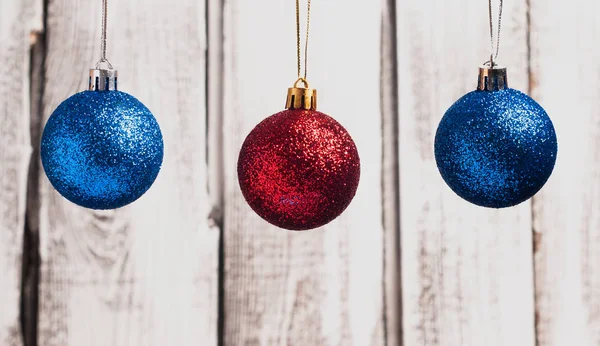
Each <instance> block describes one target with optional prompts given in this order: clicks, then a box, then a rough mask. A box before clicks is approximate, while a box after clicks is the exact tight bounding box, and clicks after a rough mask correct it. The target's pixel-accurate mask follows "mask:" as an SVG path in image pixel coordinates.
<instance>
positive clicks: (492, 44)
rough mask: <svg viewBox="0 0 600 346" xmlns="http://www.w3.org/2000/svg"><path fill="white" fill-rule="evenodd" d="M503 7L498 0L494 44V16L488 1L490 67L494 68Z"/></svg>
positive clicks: (502, 0)
mask: <svg viewBox="0 0 600 346" xmlns="http://www.w3.org/2000/svg"><path fill="white" fill-rule="evenodd" d="M503 7H504V0H500V8H499V9H498V33H497V35H496V40H495V41H496V42H494V18H493V17H494V16H493V12H492V0H488V9H489V20H490V49H491V50H490V60H489V61H487V62H486V64H487V63H488V62H489V63H490V66H491V67H492V68H494V66H496V63H495V61H494V60H496V59H497V58H498V53H499V52H500V32H501V29H502V9H503Z"/></svg>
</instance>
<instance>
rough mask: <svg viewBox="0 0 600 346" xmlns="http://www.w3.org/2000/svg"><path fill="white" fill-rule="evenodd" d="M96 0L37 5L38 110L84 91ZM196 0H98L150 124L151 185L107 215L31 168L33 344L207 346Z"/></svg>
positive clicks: (211, 340) (211, 279) (209, 247)
mask: <svg viewBox="0 0 600 346" xmlns="http://www.w3.org/2000/svg"><path fill="white" fill-rule="evenodd" d="M100 7H101V2H100V1H93V2H91V1H64V0H53V1H50V3H49V5H48V13H47V39H48V49H47V58H46V86H45V93H44V98H43V100H44V116H45V117H46V118H47V117H48V116H49V115H50V113H51V112H52V111H53V110H54V109H55V108H56V106H57V105H58V104H59V103H60V102H62V101H63V100H64V99H66V98H67V97H69V96H70V95H72V94H74V93H76V92H78V91H81V90H84V88H85V87H86V84H87V83H86V82H87V71H88V69H89V68H90V67H91V66H93V64H94V63H95V62H96V61H97V60H98V58H99V56H100V49H99V41H100ZM205 23H206V22H205V8H204V1H184V2H177V3H176V4H171V3H169V2H164V1H159V0H151V1H148V0H131V1H121V2H109V14H108V55H107V56H108V58H109V60H111V62H112V63H113V65H114V66H115V68H117V69H118V70H119V87H120V90H122V91H125V92H129V93H131V94H133V95H135V96H136V97H137V98H138V99H139V100H140V101H142V102H143V103H144V104H146V105H147V106H148V108H149V109H150V110H151V111H152V112H153V113H154V115H155V116H156V118H157V120H158V123H159V124H160V126H161V129H162V132H163V137H164V143H165V158H164V162H163V168H162V170H161V172H160V174H159V176H158V179H157V180H156V182H155V184H154V185H153V187H152V188H151V189H150V190H149V191H148V192H147V193H146V194H145V195H144V196H143V197H142V198H141V199H139V200H138V201H136V202H135V203H133V204H132V205H129V206H127V207H124V208H121V209H118V210H114V211H91V210H86V209H83V208H80V207H77V206H75V205H73V204H71V203H69V202H68V201H66V200H65V199H63V198H62V197H61V196H60V195H59V194H58V193H57V192H56V191H55V190H54V189H53V188H52V187H51V186H50V184H49V182H48V180H47V178H46V177H45V176H44V175H43V173H41V175H42V177H41V181H40V185H41V187H40V249H41V259H42V268H41V284H40V314H39V338H38V342H39V344H40V345H44V346H69V345H73V346H80V345H87V346H105V345H111V346H113V345H114V346H124V345H131V346H140V345H144V346H152V345H157V346H158V345H181V346H185V345H190V346H191V345H208V346H210V345H216V340H217V335H216V332H217V326H216V322H217V265H218V263H217V262H218V229H217V228H214V227H213V228H211V227H210V226H209V224H208V214H209V211H210V205H209V203H208V200H209V199H208V195H207V188H206V176H207V172H206V170H207V169H206V154H205V153H206V133H205V132H206V92H205V68H206V66H205V62H206V60H205V52H206V32H205Z"/></svg>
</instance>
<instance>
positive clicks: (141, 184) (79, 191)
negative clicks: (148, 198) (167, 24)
mask: <svg viewBox="0 0 600 346" xmlns="http://www.w3.org/2000/svg"><path fill="white" fill-rule="evenodd" d="M104 11H105V12H104V16H103V19H104V20H103V22H105V20H106V19H105V15H106V0H105V1H104ZM103 27H104V30H103V34H102V52H103V53H102V58H101V59H100V61H99V62H98V64H96V68H94V69H91V70H90V77H89V86H88V89H89V90H87V91H82V92H80V93H77V94H75V95H73V96H71V97H69V98H68V99H66V100H65V101H63V102H62V103H61V104H60V105H59V106H58V107H57V108H56V110H55V111H54V112H53V113H52V115H50V118H49V119H48V122H47V123H46V126H45V128H44V132H43V134H42V141H41V159H42V164H43V167H44V171H45V172H46V175H47V176H48V179H49V180H50V183H52V185H53V186H54V188H55V189H56V190H57V191H58V192H59V193H60V194H61V195H62V196H64V197H65V198H66V199H68V200H69V201H71V202H73V203H75V204H78V205H80V206H82V207H86V208H91V209H115V208H119V207H122V206H124V205H127V204H129V203H131V202H133V201H135V200H136V199H138V198H139V197H140V196H142V195H143V194H144V193H145V192H146V191H147V190H148V189H149V188H150V186H151V185H152V184H153V182H154V180H155V179H156V177H157V176H158V172H159V170H160V167H161V164H162V160H163V139H162V134H161V131H160V128H159V126H158V123H157V122H156V119H155V118H154V116H153V115H152V113H151V112H150V111H149V110H148V108H146V106H144V105H143V104H142V103H141V102H140V101H138V100H137V99H136V98H135V97H133V96H131V95H129V94H127V93H124V92H121V91H118V90H117V81H118V79H117V71H116V70H114V69H113V68H112V65H111V64H110V62H108V60H106V46H105V44H106V43H105V41H106V40H105V37H106V32H105V30H106V29H105V28H106V26H105V25H103ZM102 66H104V67H102Z"/></svg>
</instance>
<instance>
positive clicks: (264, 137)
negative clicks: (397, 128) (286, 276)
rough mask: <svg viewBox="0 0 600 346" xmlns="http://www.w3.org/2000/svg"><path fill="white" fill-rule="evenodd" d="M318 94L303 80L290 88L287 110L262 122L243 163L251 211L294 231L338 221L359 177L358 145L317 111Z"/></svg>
mask: <svg viewBox="0 0 600 346" xmlns="http://www.w3.org/2000/svg"><path fill="white" fill-rule="evenodd" d="M299 82H303V83H305V85H304V87H299V86H298V83H299ZM316 96H317V93H316V90H314V89H310V88H309V87H308V83H306V81H305V80H304V79H303V78H301V79H299V80H298V81H297V82H296V84H295V85H294V87H293V88H290V89H289V90H288V98H287V104H286V108H287V110H284V111H282V112H279V113H277V114H274V115H272V116H270V117H268V118H266V119H265V120H263V121H262V122H261V123H259V124H258V125H257V126H256V127H255V128H254V129H253V130H252V131H251V132H250V134H249V135H248V137H246V140H245V141H244V144H243V145H242V148H241V150H240V155H239V159H238V179H239V184H240V188H241V190H242V193H243V195H244V198H245V199H246V201H247V202H248V204H249V205H250V207H251V208H252V209H253V210H254V211H255V212H256V213H257V214H258V215H259V216H261V217H262V218H263V219H265V220H266V221H268V222H270V223H271V224H273V225H275V226H278V227H281V228H285V229H289V230H307V229H312V228H316V227H320V226H323V225H325V224H327V223H329V222H330V221H332V220H333V219H335V218H336V217H338V216H339V215H340V214H341V213H342V212H343V211H344V210H345V209H346V207H348V205H349V204H350V202H351V201H352V199H353V197H354V195H355V193H356V189H357V187H358V182H359V179H360V159H359V156H358V151H357V149H356V146H355V144H354V141H353V140H352V138H351V137H350V134H349V133H348V131H346V129H344V127H343V126H342V125H340V124H339V123H338V122H337V121H335V120H334V119H333V118H331V117H330V116H328V115H326V114H324V113H321V112H318V111H317V110H316V103H317V99H316Z"/></svg>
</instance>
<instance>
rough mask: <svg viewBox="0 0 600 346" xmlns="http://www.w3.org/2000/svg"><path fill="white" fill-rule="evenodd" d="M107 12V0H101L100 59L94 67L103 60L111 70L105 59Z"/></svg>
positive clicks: (97, 66)
mask: <svg viewBox="0 0 600 346" xmlns="http://www.w3.org/2000/svg"><path fill="white" fill-rule="evenodd" d="M107 13H108V0H102V37H101V38H100V61H98V62H97V63H96V68H99V67H100V64H102V63H103V62H104V63H106V64H107V65H108V68H109V69H111V70H112V68H113V67H112V65H111V63H110V62H109V61H108V59H106V27H107V25H106V21H107V18H106V17H107Z"/></svg>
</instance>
